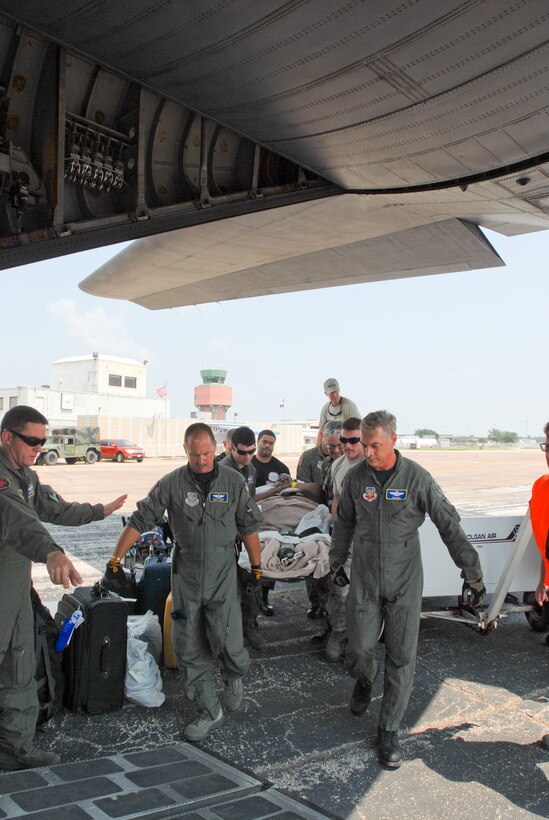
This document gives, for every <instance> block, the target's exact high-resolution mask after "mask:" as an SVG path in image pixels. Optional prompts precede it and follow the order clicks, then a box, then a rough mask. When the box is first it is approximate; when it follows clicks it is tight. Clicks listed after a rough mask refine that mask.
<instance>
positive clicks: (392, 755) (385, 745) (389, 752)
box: [377, 726, 402, 769]
mask: <svg viewBox="0 0 549 820" xmlns="http://www.w3.org/2000/svg"><path fill="white" fill-rule="evenodd" d="M377 742H378V749H377V756H378V758H379V762H380V763H383V765H384V766H388V767H389V768H390V769H398V767H399V766H400V764H401V763H402V753H401V750H400V743H399V742H398V732H397V731H396V730H395V731H390V730H388V729H382V728H381V726H380V727H379V729H378V730H377Z"/></svg>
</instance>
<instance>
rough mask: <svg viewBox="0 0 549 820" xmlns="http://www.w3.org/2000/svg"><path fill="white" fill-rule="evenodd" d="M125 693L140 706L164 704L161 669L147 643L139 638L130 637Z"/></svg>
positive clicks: (164, 696)
mask: <svg viewBox="0 0 549 820" xmlns="http://www.w3.org/2000/svg"><path fill="white" fill-rule="evenodd" d="M127 661H128V662H127V667H126V678H125V681H124V695H125V696H126V697H127V699H128V700H131V701H132V703H138V704H139V705H140V706H162V704H163V703H164V701H165V699H166V695H165V694H164V692H163V691H162V676H161V675H160V669H159V668H158V664H157V663H156V661H155V659H154V658H153V656H152V655H151V653H150V652H149V651H148V650H147V644H146V643H145V642H144V641H139V640H138V639H137V638H128V655H127Z"/></svg>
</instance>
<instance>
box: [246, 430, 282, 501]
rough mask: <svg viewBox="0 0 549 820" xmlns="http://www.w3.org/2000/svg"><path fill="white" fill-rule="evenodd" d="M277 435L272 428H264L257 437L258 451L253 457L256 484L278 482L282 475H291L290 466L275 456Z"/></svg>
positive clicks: (260, 485) (262, 484) (258, 485)
mask: <svg viewBox="0 0 549 820" xmlns="http://www.w3.org/2000/svg"><path fill="white" fill-rule="evenodd" d="M275 444H276V436H275V434H274V433H273V431H272V430H262V431H261V433H260V434H259V435H258V437H257V453H256V454H255V456H254V457H253V458H252V464H253V465H254V467H255V471H256V486H257V487H263V486H264V485H265V484H276V482H277V481H278V479H279V478H280V476H282V475H288V476H289V475H290V469H289V467H288V466H287V465H286V464H284V462H283V461H280V459H278V458H275V457H274V456H273V450H274V446H275Z"/></svg>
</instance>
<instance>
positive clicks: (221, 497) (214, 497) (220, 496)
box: [208, 493, 229, 504]
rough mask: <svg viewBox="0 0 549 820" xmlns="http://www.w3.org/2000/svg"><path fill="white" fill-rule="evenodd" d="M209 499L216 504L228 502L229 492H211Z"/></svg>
mask: <svg viewBox="0 0 549 820" xmlns="http://www.w3.org/2000/svg"><path fill="white" fill-rule="evenodd" d="M208 499H209V500H210V501H212V502H213V503H214V504H227V502H228V501H229V494H228V493H209V494H208Z"/></svg>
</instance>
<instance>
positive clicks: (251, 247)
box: [80, 197, 503, 310]
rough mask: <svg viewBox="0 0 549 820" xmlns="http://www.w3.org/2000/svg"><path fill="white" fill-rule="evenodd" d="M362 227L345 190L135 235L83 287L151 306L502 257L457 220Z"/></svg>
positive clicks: (487, 263)
mask: <svg viewBox="0 0 549 820" xmlns="http://www.w3.org/2000/svg"><path fill="white" fill-rule="evenodd" d="M346 209H349V210H350V211H351V212H352V214H351V215H352V218H353V219H354V220H355V224H354V225H350V226H347V224H346V222H345V210H346ZM361 228H362V226H361V224H360V221H359V219H358V217H357V214H356V211H355V208H353V205H352V203H351V202H350V201H349V199H348V198H347V197H345V198H339V199H335V200H322V201H321V202H314V203H308V204H307V205H292V206H288V207H286V208H284V209H279V210H277V211H275V212H273V211H267V212H263V213H260V214H251V215H250V216H247V217H242V216H241V217H235V218H233V219H226V220H223V221H221V222H215V223H212V224H209V225H201V226H199V227H193V228H186V229H184V230H179V231H174V232H173V233H170V234H160V235H157V236H152V237H150V238H147V239H141V240H139V242H135V243H133V245H131V246H130V247H129V248H127V249H126V250H124V251H122V252H121V253H119V254H118V255H117V256H115V257H114V258H113V259H111V260H110V261H109V262H107V263H106V264H104V265H103V266H102V267H101V268H99V269H98V270H97V271H96V272H95V273H93V274H92V275H91V276H89V277H88V278H87V279H85V280H84V281H83V282H82V283H81V285H80V287H81V288H82V289H83V290H85V291H87V292H88V293H91V294H96V295H98V296H108V297H112V298H115V299H129V300H131V301H133V302H136V303H137V304H140V305H143V307H146V308H150V309H153V310H158V309H161V308H168V307H175V306H182V305H192V304H203V303H206V302H213V301H224V300H229V299H239V298H243V297H247V296H263V295H267V294H272V293H288V292H293V291H300V290H309V289H313V288H325V287H331V286H334V285H349V284H353V283H359V282H374V281H379V280H382V279H397V278H402V277H407V276H423V275H427V274H434V273H449V272H452V271H461V270H474V269H477V268H488V267H496V266H498V265H502V264H503V262H502V260H501V258H500V257H499V256H498V254H497V253H496V251H495V250H494V248H493V247H492V246H491V245H490V243H489V242H488V241H487V240H486V238H485V237H484V236H483V234H482V232H481V231H480V230H479V229H478V228H477V227H476V226H475V225H472V224H469V223H466V222H463V221H462V220H459V219H446V220H443V221H441V222H436V223H433V224H428V225H422V226H421V227H417V228H408V229H407V230H402V231H396V232H393V233H391V234H382V235H381V236H372V237H370V238H361V236H363V235H364V234H365V233H366V232H365V231H364V230H361ZM328 241H329V242H330V244H329V246H327V245H328Z"/></svg>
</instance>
